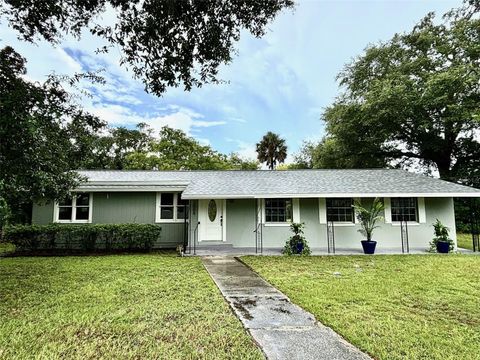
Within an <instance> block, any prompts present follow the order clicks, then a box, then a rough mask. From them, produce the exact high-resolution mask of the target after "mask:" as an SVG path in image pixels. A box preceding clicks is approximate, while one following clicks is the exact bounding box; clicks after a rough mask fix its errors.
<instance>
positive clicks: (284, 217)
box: [261, 198, 300, 226]
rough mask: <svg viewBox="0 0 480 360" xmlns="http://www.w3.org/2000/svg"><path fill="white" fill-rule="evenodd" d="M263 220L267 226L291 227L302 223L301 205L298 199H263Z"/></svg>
mask: <svg viewBox="0 0 480 360" xmlns="http://www.w3.org/2000/svg"><path fill="white" fill-rule="evenodd" d="M261 204H262V220H263V223H264V224H266V225H285V226H289V225H290V224H291V223H292V222H299V221H300V205H299V201H298V199H287V198H273V199H263V200H262V202H261Z"/></svg>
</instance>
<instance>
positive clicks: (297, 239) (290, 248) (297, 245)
mask: <svg viewBox="0 0 480 360" xmlns="http://www.w3.org/2000/svg"><path fill="white" fill-rule="evenodd" d="M304 226H305V224H304V223H292V224H291V225H290V230H292V232H293V235H292V236H291V237H290V239H288V240H287V242H286V243H285V247H284V248H283V250H282V253H283V254H284V255H310V254H311V251H310V247H309V246H308V242H307V240H306V239H305V236H303V228H304ZM300 249H301V251H300Z"/></svg>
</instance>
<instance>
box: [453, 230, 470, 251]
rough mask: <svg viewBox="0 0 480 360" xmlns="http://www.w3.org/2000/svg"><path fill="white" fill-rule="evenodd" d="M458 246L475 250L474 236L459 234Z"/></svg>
mask: <svg viewBox="0 0 480 360" xmlns="http://www.w3.org/2000/svg"><path fill="white" fill-rule="evenodd" d="M457 246H458V247H461V248H464V249H470V250H473V241H472V234H463V233H457Z"/></svg>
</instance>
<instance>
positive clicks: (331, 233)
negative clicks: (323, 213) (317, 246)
mask: <svg viewBox="0 0 480 360" xmlns="http://www.w3.org/2000/svg"><path fill="white" fill-rule="evenodd" d="M327 250H328V253H329V254H330V253H333V254H335V227H334V224H333V221H327Z"/></svg>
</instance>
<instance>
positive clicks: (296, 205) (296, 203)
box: [292, 199, 300, 223]
mask: <svg viewBox="0 0 480 360" xmlns="http://www.w3.org/2000/svg"><path fill="white" fill-rule="evenodd" d="M292 208H293V209H292V211H293V222H294V223H299V222H300V200H299V199H292Z"/></svg>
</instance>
